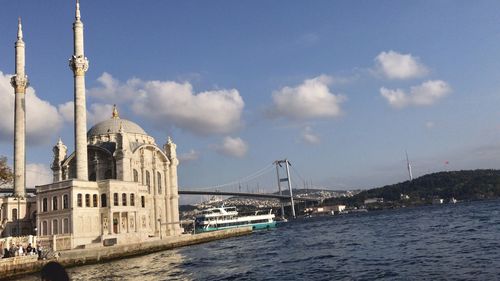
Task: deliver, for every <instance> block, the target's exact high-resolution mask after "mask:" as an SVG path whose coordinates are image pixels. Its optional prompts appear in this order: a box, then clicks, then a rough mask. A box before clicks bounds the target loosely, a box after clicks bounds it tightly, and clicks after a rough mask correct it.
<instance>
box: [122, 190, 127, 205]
mask: <svg viewBox="0 0 500 281" xmlns="http://www.w3.org/2000/svg"><path fill="white" fill-rule="evenodd" d="M122 206H127V194H126V193H122Z"/></svg>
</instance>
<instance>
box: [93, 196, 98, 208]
mask: <svg viewBox="0 0 500 281" xmlns="http://www.w3.org/2000/svg"><path fill="white" fill-rule="evenodd" d="M92 203H94V204H93V205H94V207H97V194H94V195H92Z"/></svg>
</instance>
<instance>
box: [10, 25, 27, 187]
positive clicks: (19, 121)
mask: <svg viewBox="0 0 500 281" xmlns="http://www.w3.org/2000/svg"><path fill="white" fill-rule="evenodd" d="M24 47H25V46H24V41H23V29H22V24H21V18H20V17H19V19H18V22H17V41H16V44H15V49H16V74H15V75H14V76H12V78H11V80H10V84H11V85H12V87H14V95H15V101H14V196H16V197H24V196H25V195H26V182H25V179H26V169H25V167H26V154H25V148H26V106H25V104H26V103H25V93H26V88H27V87H28V85H29V82H28V76H27V75H26V73H25V51H24V50H25V48H24Z"/></svg>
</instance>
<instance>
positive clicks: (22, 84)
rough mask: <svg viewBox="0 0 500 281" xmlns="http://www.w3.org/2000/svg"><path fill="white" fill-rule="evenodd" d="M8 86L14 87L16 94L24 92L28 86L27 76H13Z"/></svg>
mask: <svg viewBox="0 0 500 281" xmlns="http://www.w3.org/2000/svg"><path fill="white" fill-rule="evenodd" d="M10 84H11V85H12V87H14V89H16V92H18V90H21V91H22V92H24V90H25V89H26V88H27V87H28V86H29V85H30V83H29V81H28V75H24V76H19V75H14V76H12V78H10Z"/></svg>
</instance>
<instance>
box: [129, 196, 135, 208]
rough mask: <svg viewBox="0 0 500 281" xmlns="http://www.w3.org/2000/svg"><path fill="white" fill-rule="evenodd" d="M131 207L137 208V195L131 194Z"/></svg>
mask: <svg viewBox="0 0 500 281" xmlns="http://www.w3.org/2000/svg"><path fill="white" fill-rule="evenodd" d="M130 206H135V194H133V193H130Z"/></svg>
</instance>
